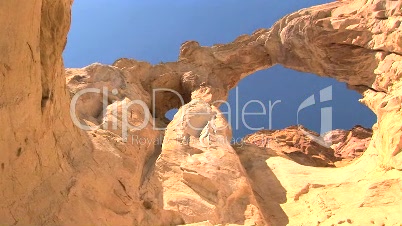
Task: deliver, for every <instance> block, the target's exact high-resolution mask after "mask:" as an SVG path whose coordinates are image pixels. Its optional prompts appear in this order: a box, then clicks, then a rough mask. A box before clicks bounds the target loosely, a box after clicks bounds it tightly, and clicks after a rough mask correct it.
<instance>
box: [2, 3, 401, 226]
mask: <svg viewBox="0 0 402 226" xmlns="http://www.w3.org/2000/svg"><path fill="white" fill-rule="evenodd" d="M401 4H402V3H401V1H391V0H388V1H386V0H370V1H363V0H357V1H348V0H346V1H337V2H333V3H329V4H325V5H320V6H315V7H311V8H308V9H302V10H300V11H298V12H295V13H292V14H289V15H287V16H285V17H284V18H282V19H281V20H279V21H278V22H277V23H275V24H274V25H273V26H272V28H270V29H260V30H258V31H256V32H254V33H253V34H251V35H243V36H240V37H239V38H237V39H236V40H235V41H234V42H232V43H228V44H221V45H215V46H212V47H203V46H200V45H199V44H198V43H197V42H195V41H189V42H186V43H184V44H183V45H182V46H181V48H180V55H179V59H178V61H177V62H170V63H164V64H159V65H151V64H149V63H147V62H140V61H136V60H133V59H119V60H117V61H116V62H115V63H114V64H113V65H101V64H93V65H90V66H88V67H85V68H83V69H67V70H66V72H65V74H66V77H67V87H68V91H66V87H65V85H64V83H65V82H66V81H65V76H64V68H63V63H62V57H61V54H62V51H63V48H64V45H65V42H66V35H67V31H68V28H69V20H70V6H71V1H70V0H54V1H51V0H40V1H27V2H23V3H22V2H18V1H2V2H1V3H0V10H1V11H2V12H4V13H1V14H0V29H2V31H3V33H4V34H7V35H3V36H1V37H0V49H2V51H3V53H4V54H2V55H1V56H0V123H1V124H2V125H8V126H6V127H4V128H3V129H2V130H1V131H0V135H1V136H0V150H2V151H3V154H2V155H1V156H0V164H1V168H0V170H1V173H0V178H1V180H0V189H1V193H0V200H1V201H0V219H1V222H0V223H2V224H5V225H82V224H86V225H88V224H89V225H92V224H93V225H100V224H115V225H167V224H175V225H179V224H193V225H194V224H197V223H199V224H204V225H208V224H246V225H251V224H256V225H262V224H267V225H287V224H289V225H336V224H344V223H345V224H354V225H370V224H372V225H399V224H400V213H401V212H402V202H401V200H402V195H401V194H402V193H401V187H402V181H401V180H402V179H401V178H402V174H401V171H400V170H401V169H402V154H401V150H402V140H401V137H402V132H401V128H402V120H401V118H402V115H401V114H402V113H401V110H400V109H401V104H402V103H401V101H402V99H401V96H402V87H401V86H402V83H401V81H400V77H401V73H402V72H401V71H402V69H401V64H400V60H401V54H402V49H401V48H402V44H401V40H402V39H401V27H400V26H401V20H402V16H401ZM17 13H18V15H20V16H18V17H15V20H13V21H11V20H10V18H14V17H11V15H17ZM10 37H12V38H10ZM275 64H282V65H284V66H285V67H289V68H292V69H295V70H299V71H305V72H310V73H314V74H317V75H319V76H329V77H332V78H335V79H337V80H339V81H342V82H345V83H347V84H348V85H349V86H350V87H351V88H353V89H355V90H357V91H359V92H361V93H362V94H363V95H364V98H363V100H362V103H364V104H365V105H367V106H368V107H369V108H370V109H371V110H373V112H374V113H375V114H376V115H377V119H378V122H377V123H376V124H375V125H374V126H373V136H372V139H371V141H370V144H369V147H368V148H367V150H366V151H365V153H364V154H363V156H362V157H360V158H359V159H358V160H357V161H355V162H353V163H352V164H350V165H348V166H345V167H342V168H317V167H309V166H303V165H300V164H297V163H295V162H294V161H292V160H291V159H289V157H288V156H286V155H281V154H278V152H276V151H273V150H268V151H267V150H266V149H263V148H260V147H257V146H255V145H244V146H233V147H232V146H230V145H229V144H228V142H227V141H228V140H230V138H231V130H230V128H229V127H227V122H226V120H225V119H224V118H223V117H222V116H221V115H220V112H219V110H218V106H219V102H216V101H217V100H218V101H219V100H225V99H226V97H227V95H228V91H229V89H231V88H233V87H235V86H236V84H237V83H238V82H239V81H240V80H241V79H242V78H244V77H246V76H248V75H250V74H252V73H253V72H255V71H258V70H261V69H266V68H269V67H271V66H273V65H275ZM104 87H106V88H107V89H106V91H103V90H104ZM87 88H92V90H93V91H95V92H92V93H87V94H85V95H83V96H82V98H79V99H77V105H75V106H76V109H75V111H72V112H71V113H73V114H76V115H77V120H76V121H72V120H71V118H70V111H69V107H70V106H69V105H70V99H69V95H68V93H69V94H70V97H72V98H74V96H75V94H77V93H79V92H80V91H82V90H85V89H87ZM155 89H164V90H160V92H159V93H157V95H156V98H155V101H153V98H152V95H153V90H155ZM166 89H169V90H174V91H175V92H177V94H180V96H182V97H183V103H182V101H181V99H180V98H179V96H178V95H176V94H175V93H172V92H169V91H167V90H166ZM106 93H107V98H105V95H104V94H106ZM136 101H138V102H136ZM139 101H141V102H139ZM140 103H141V104H140ZM104 105H106V108H105V110H104V111H103V109H104ZM154 106H155V108H154ZM172 108H178V109H179V112H178V113H177V114H176V116H175V118H174V120H173V121H171V122H169V121H167V120H166V119H165V118H164V115H165V113H166V112H167V111H168V110H170V109H172ZM22 109H24V110H22ZM189 109H190V110H189ZM188 110H189V111H188ZM182 113H183V114H182ZM194 113H204V114H203V115H201V116H199V115H196V114H194ZM144 121H145V122H146V123H145V124H142V122H144ZM192 123H194V124H195V125H197V126H196V129H194V128H191V127H189V124H192ZM77 125H86V126H91V127H92V128H93V129H92V130H91V131H84V130H80V129H79V128H78V127H77ZM156 127H158V128H163V127H167V129H166V131H165V132H164V131H162V130H155V128H156ZM217 128H219V129H217ZM336 148H341V147H336ZM336 148H335V149H336ZM338 150H343V149H342V148H341V149H338ZM339 153H341V154H346V153H348V151H347V150H344V151H339ZM348 155H349V153H348Z"/></svg>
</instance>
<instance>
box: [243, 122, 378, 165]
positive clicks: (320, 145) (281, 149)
mask: <svg viewBox="0 0 402 226" xmlns="http://www.w3.org/2000/svg"><path fill="white" fill-rule="evenodd" d="M307 134H312V135H314V136H315V137H319V135H318V134H317V133H315V132H313V131H311V130H308V129H306V128H304V127H303V126H291V127H288V128H285V129H282V130H261V131H258V132H257V133H254V134H250V135H248V136H246V137H245V138H244V142H246V143H250V144H254V145H256V146H258V147H261V148H269V149H272V150H273V151H275V152H277V153H278V154H277V155H281V154H284V155H286V156H288V157H289V158H290V159H292V160H293V161H295V162H297V163H299V164H301V165H305V166H319V167H334V166H335V165H336V164H335V163H336V162H337V161H342V160H353V159H355V158H357V157H360V156H361V155H362V154H363V152H364V151H365V150H366V149H367V148H368V145H369V143H370V139H371V136H372V131H371V129H366V128H364V127H361V126H356V127H354V128H352V129H351V130H349V131H347V130H333V131H330V132H328V133H326V134H325V135H324V137H323V140H322V141H321V142H320V141H317V140H315V139H312V138H311V136H308V135H307Z"/></svg>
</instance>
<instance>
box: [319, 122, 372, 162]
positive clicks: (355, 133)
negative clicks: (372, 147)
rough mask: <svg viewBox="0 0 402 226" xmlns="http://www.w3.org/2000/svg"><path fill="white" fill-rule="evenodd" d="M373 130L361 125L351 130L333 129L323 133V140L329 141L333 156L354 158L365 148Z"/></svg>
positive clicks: (347, 158)
mask: <svg viewBox="0 0 402 226" xmlns="http://www.w3.org/2000/svg"><path fill="white" fill-rule="evenodd" d="M372 135H373V131H372V130H371V129H367V128H364V127H362V126H359V125H358V126H355V127H353V128H352V129H351V130H349V131H346V130H333V131H330V132H328V133H326V134H325V135H324V140H327V141H328V142H331V144H332V145H331V148H332V149H333V150H334V152H335V156H336V157H338V158H341V159H346V160H350V159H355V158H358V157H360V156H361V155H362V154H363V152H364V151H365V150H367V148H368V146H369V144H370V140H371V136H372Z"/></svg>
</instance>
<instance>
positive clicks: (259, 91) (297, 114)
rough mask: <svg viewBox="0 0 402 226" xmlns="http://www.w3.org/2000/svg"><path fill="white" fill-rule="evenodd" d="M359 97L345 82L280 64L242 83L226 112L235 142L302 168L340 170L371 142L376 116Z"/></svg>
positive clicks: (233, 92)
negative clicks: (267, 151)
mask: <svg viewBox="0 0 402 226" xmlns="http://www.w3.org/2000/svg"><path fill="white" fill-rule="evenodd" d="M360 98H362V95H361V94H360V93H358V92H356V91H353V90H350V89H348V88H347V85H346V84H345V83H342V82H338V81H336V80H335V79H332V78H323V77H319V76H316V75H313V74H308V73H300V72H297V71H294V70H291V69H286V68H284V67H282V66H279V65H278V66H275V67H272V68H270V69H267V70H264V71H259V72H256V73H255V74H253V75H250V76H248V77H247V78H244V79H243V80H241V81H240V82H239V84H238V86H237V87H236V88H234V89H232V90H231V91H230V93H229V98H228V104H227V105H225V104H224V105H222V106H221V110H222V112H223V114H224V115H225V116H226V117H227V120H228V122H229V124H231V126H232V132H233V137H234V139H235V140H237V139H242V140H243V142H244V143H248V144H252V145H256V146H259V147H262V148H265V149H272V150H274V151H277V152H280V153H281V154H285V155H287V156H288V157H290V158H292V159H293V160H294V161H296V162H298V163H300V164H303V165H309V166H326V167H334V166H339V167H340V166H343V165H346V164H347V163H349V162H351V161H353V160H355V159H357V158H358V157H360V156H361V155H362V153H363V152H364V151H365V150H366V149H367V147H368V144H369V142H370V140H371V136H372V130H371V127H372V126H373V124H374V123H375V122H376V115H375V114H374V113H373V112H372V111H371V110H370V109H369V108H368V107H366V106H364V105H363V104H362V103H360V102H359V99H360Z"/></svg>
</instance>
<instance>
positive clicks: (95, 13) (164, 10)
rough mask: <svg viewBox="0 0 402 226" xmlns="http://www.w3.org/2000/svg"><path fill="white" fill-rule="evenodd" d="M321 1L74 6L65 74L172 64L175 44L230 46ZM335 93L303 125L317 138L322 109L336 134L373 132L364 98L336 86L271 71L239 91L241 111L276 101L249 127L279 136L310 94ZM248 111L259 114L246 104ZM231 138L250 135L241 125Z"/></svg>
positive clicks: (87, 0)
mask: <svg viewBox="0 0 402 226" xmlns="http://www.w3.org/2000/svg"><path fill="white" fill-rule="evenodd" d="M326 2H329V1H325V0H310V1H300V0H286V1H284V0H281V1H278V0H251V1H244V0H243V1H240V0H219V1H206V0H163V1H162V0H159V1H156V0H134V1H133V0H116V1H111V0H96V1H95V0H75V2H74V4H73V19H72V25H71V30H70V33H69V36H68V43H67V47H66V50H65V52H64V62H65V66H66V67H83V66H86V65H89V64H91V63H94V62H100V63H104V64H111V63H113V62H114V61H115V60H116V59H118V58H121V57H127V58H135V59H137V60H144V61H148V62H151V63H153V64H156V63H159V62H167V61H176V60H177V57H178V53H179V48H180V45H181V44H182V43H183V42H185V41H187V40H197V41H198V42H199V43H200V44H201V45H208V46H209V45H213V44H217V43H227V42H230V41H233V40H234V39H235V38H236V37H237V36H239V35H241V34H250V33H252V32H253V31H255V30H257V29H259V28H269V27H271V26H272V24H273V23H274V22H275V21H277V20H278V19H280V18H281V17H282V16H284V15H286V14H288V13H291V12H294V11H296V10H299V9H301V8H306V7H309V6H312V5H317V4H322V3H326ZM328 86H332V88H333V95H332V101H328V102H325V103H317V104H316V105H314V106H312V107H309V108H306V109H304V110H303V111H302V112H300V115H299V118H300V119H299V120H300V123H301V124H303V125H305V126H306V127H308V128H310V129H313V130H316V131H318V132H319V131H320V109H321V108H322V107H332V110H333V120H332V122H333V128H343V129H349V128H351V127H353V126H354V125H356V124H361V125H364V126H366V127H371V126H372V125H373V123H374V122H375V120H376V118H375V115H374V114H373V113H372V112H371V111H370V110H369V109H368V108H367V107H365V106H363V105H362V104H360V103H359V102H358V99H359V98H361V96H360V95H359V94H358V93H356V92H354V91H351V90H347V89H346V86H345V84H342V83H339V82H336V81H335V80H333V79H329V78H321V77H318V76H315V75H311V74H306V73H300V72H296V71H293V70H289V69H286V68H283V67H281V66H275V67H273V68H270V69H268V70H265V71H260V72H257V73H255V74H253V75H250V76H249V77H247V78H246V79H244V80H242V81H241V82H240V84H239V93H240V96H241V97H240V99H239V103H240V104H239V106H238V107H239V110H240V111H241V109H242V108H243V106H244V104H245V103H246V102H248V101H249V100H259V101H261V102H262V103H263V104H264V105H265V107H266V108H267V109H268V106H269V101H271V102H272V103H273V102H274V101H276V100H281V103H279V104H277V105H276V106H275V107H274V110H273V112H272V117H269V115H268V114H267V115H261V116H246V117H245V120H246V122H247V124H248V125H249V126H252V127H264V128H269V118H271V119H272V128H273V129H280V128H284V127H286V126H290V125H294V124H296V115H297V108H298V107H299V105H300V104H301V103H302V102H303V100H304V99H306V98H307V97H309V96H311V95H313V94H314V95H316V97H318V95H319V91H320V90H321V89H323V88H325V87H328ZM235 100H236V98H235V90H232V91H231V92H230V96H229V103H230V104H231V107H232V117H231V119H232V126H234V127H235V121H234V119H235V118H236V117H235V112H234V111H233V110H234V109H233V108H235V107H234V106H235V102H236V101H235ZM246 111H247V112H261V106H259V105H257V104H250V105H249V106H248V107H247V108H246ZM233 132H234V136H235V137H242V136H244V135H246V134H248V133H251V132H253V131H250V130H249V129H247V128H246V127H245V125H243V123H241V115H240V123H239V129H238V130H235V129H234V131H233Z"/></svg>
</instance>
